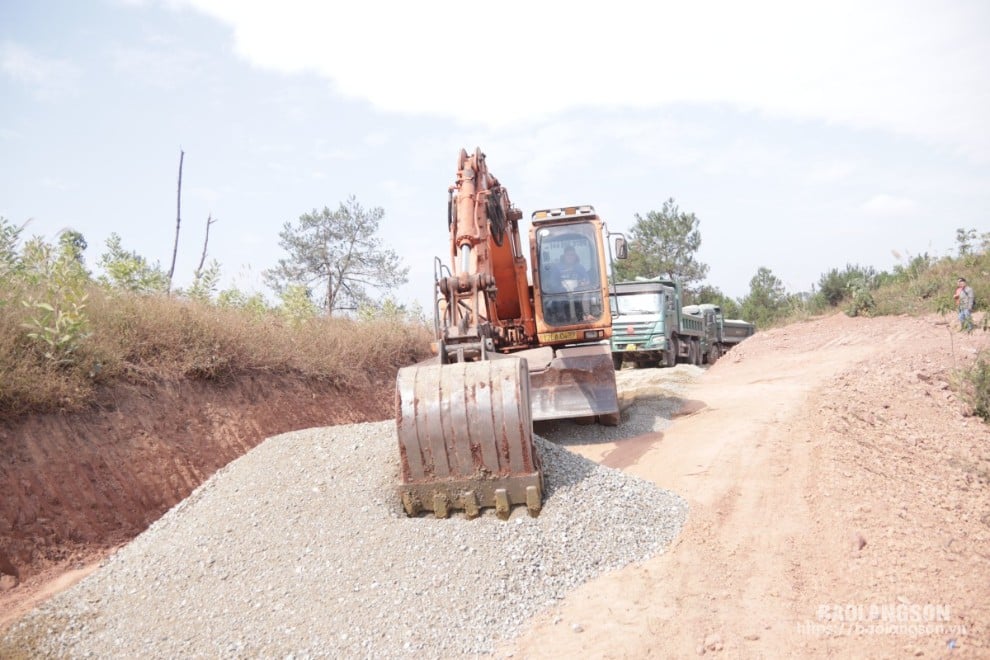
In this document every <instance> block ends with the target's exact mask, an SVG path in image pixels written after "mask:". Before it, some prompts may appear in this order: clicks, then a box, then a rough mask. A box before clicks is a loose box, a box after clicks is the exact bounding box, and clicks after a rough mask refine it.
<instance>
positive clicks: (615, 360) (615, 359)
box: [612, 353, 622, 371]
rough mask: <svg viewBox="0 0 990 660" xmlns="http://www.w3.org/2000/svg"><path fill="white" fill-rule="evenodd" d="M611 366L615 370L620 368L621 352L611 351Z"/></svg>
mask: <svg viewBox="0 0 990 660" xmlns="http://www.w3.org/2000/svg"><path fill="white" fill-rule="evenodd" d="M612 366H613V367H615V370H616V371H618V370H619V369H621V368H622V353H612Z"/></svg>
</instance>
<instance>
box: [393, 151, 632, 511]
mask: <svg viewBox="0 0 990 660" xmlns="http://www.w3.org/2000/svg"><path fill="white" fill-rule="evenodd" d="M448 194H449V197H448V204H447V227H448V230H449V232H450V260H451V262H450V263H451V265H450V266H449V267H448V266H446V265H444V264H443V263H442V262H441V260H440V259H439V258H437V259H436V260H435V262H434V286H435V293H436V295H435V301H436V305H435V310H434V325H435V332H436V341H435V343H434V348H435V356H434V357H433V358H431V359H428V360H426V361H424V362H420V363H418V364H415V365H413V366H410V367H405V368H403V369H400V370H399V373H398V376H397V378H396V431H397V436H398V440H399V457H400V471H401V483H400V484H399V485H398V487H397V490H398V494H399V497H400V498H401V500H402V506H403V508H404V510H405V512H406V514H407V515H409V516H415V515H418V514H420V513H422V512H424V511H432V512H433V513H434V515H435V516H436V517H437V518H446V517H447V516H448V515H449V514H450V512H451V511H464V513H465V515H466V516H467V517H468V518H473V517H476V516H478V515H479V514H480V512H481V510H482V509H484V508H486V507H494V508H495V512H496V515H498V516H499V517H501V518H503V519H505V518H507V517H508V516H509V515H510V511H511V509H512V508H513V507H514V506H516V505H525V506H526V508H527V509H528V511H529V513H530V515H533V516H535V515H538V514H539V511H540V509H541V508H542V501H543V473H542V469H541V465H540V458H539V455H538V453H537V452H536V449H535V446H534V444H533V421H534V420H549V419H568V418H578V419H591V420H597V421H598V422H599V423H602V424H606V425H615V424H618V422H619V403H618V396H617V392H616V384H615V369H614V366H613V362H612V357H611V353H610V346H609V342H608V339H609V338H610V337H611V333H612V328H611V322H612V319H611V311H610V309H609V304H608V300H609V298H608V262H607V259H606V255H605V249H606V247H607V243H606V241H605V238H604V236H607V230H606V229H605V223H604V222H603V221H602V219H601V218H600V217H599V216H598V215H597V214H596V213H595V210H594V208H593V207H591V206H586V205H585V206H568V207H561V208H552V209H545V210H540V211H536V212H534V213H533V214H532V217H531V222H530V228H529V259H530V262H531V263H532V271H531V273H530V272H529V267H528V266H527V260H526V255H525V253H524V249H523V245H522V243H521V241H520V235H519V221H520V220H521V219H522V212H521V211H520V210H519V209H517V208H516V207H515V206H513V205H512V203H511V202H510V200H509V194H508V191H507V190H506V188H505V187H504V186H502V185H501V184H500V183H499V181H498V179H496V178H495V177H494V176H493V175H492V174H491V173H490V172H489V170H488V166H487V164H486V162H485V155H484V154H483V153H482V152H481V150H480V149H476V150H475V152H474V153H473V154H471V155H468V153H467V151H465V150H463V149H462V150H461V152H460V156H459V157H458V160H457V180H456V182H455V184H454V185H453V186H451V187H450V189H449V191H448ZM608 247H611V246H608ZM615 253H616V254H615V256H616V258H625V257H626V253H627V247H626V242H625V239H624V237H622V236H621V235H617V237H616V239H615ZM530 282H532V283H530Z"/></svg>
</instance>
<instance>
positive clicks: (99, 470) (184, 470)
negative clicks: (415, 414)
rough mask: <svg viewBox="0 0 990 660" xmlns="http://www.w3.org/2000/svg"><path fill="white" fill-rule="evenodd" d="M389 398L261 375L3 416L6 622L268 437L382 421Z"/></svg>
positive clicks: (386, 391) (382, 386) (387, 387)
mask: <svg viewBox="0 0 990 660" xmlns="http://www.w3.org/2000/svg"><path fill="white" fill-rule="evenodd" d="M393 396H394V394H393V383H392V381H391V380H388V381H387V382H382V383H379V384H378V385H376V386H373V387H372V388H371V389H369V390H367V391H350V392H341V391H339V390H337V389H334V388H332V387H329V386H326V385H320V384H314V383H306V382H300V381H298V380H293V379H290V378H284V377H273V376H268V375H259V376H250V377H246V378H243V379H241V380H239V381H237V382H235V383H232V384H229V385H223V386H218V385H216V384H209V383H201V382H177V383H158V384H155V385H141V386H123V387H119V388H117V389H115V390H114V391H112V392H110V393H108V397H107V399H108V401H109V403H108V404H107V405H105V406H104V408H103V409H102V410H98V411H93V412H88V413H82V414H73V415H41V416H34V417H29V418H26V419H24V420H22V421H20V422H18V423H14V424H4V425H0V447H2V451H0V492H2V493H3V497H2V498H0V619H9V616H7V615H6V614H5V613H6V612H7V611H9V610H12V609H15V608H16V607H17V604H18V603H19V602H21V601H23V600H24V599H25V598H30V597H31V594H32V593H33V592H35V591H37V589H38V588H40V585H41V584H42V583H43V582H44V581H45V580H47V579H50V578H53V577H55V576H57V575H60V574H61V573H63V572H64V571H66V570H69V569H78V568H80V567H82V566H83V565H85V564H87V563H89V562H92V561H93V560H94V559H98V558H99V557H102V556H103V555H104V554H106V552H107V551H109V550H110V549H112V548H113V547H115V546H118V545H120V544H122V543H125V542H127V541H129V540H130V539H132V538H134V537H135V536H136V535H137V534H139V533H140V532H141V531H143V530H144V529H145V528H146V527H147V526H148V525H149V524H150V523H152V522H154V521H155V520H157V519H158V518H159V517H160V516H161V515H162V514H163V513H164V512H165V511H167V510H168V509H169V508H171V507H172V506H174V505H175V504H177V503H178V502H180V501H181V500H183V499H184V498H185V497H186V496H187V495H188V494H189V493H190V492H192V490H193V489H194V488H196V487H197V486H198V485H200V484H201V483H203V482H204V481H205V480H206V479H207V478H209V477H210V475H212V474H213V473H214V472H216V470H217V469H219V468H220V467H222V466H224V465H226V464H227V463H229V462H230V461H231V460H233V459H235V458H237V457H239V456H241V455H242V454H244V453H246V452H247V451H248V450H250V449H251V448H252V447H254V446H255V445H257V444H258V443H259V442H261V441H262V440H263V439H265V438H267V437H269V436H272V435H275V434H278V433H282V432H286V431H291V430H296V429H302V428H310V427H314V426H328V425H332V424H344V423H353V422H365V421H375V420H381V419H386V418H388V417H390V416H391V415H392V414H393V411H392V400H393ZM15 587H16V588H15Z"/></svg>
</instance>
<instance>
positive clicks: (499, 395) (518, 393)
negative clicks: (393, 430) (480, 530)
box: [396, 357, 543, 518]
mask: <svg viewBox="0 0 990 660" xmlns="http://www.w3.org/2000/svg"><path fill="white" fill-rule="evenodd" d="M529 387H530V385H529V374H528V369H527V364H526V360H524V359H520V358H517V357H501V358H499V359H493V360H482V361H478V362H458V363H452V364H439V363H433V364H430V363H420V364H418V365H414V366H412V367H406V368H404V369H400V370H399V374H398V377H397V379H396V422H397V434H398V440H399V456H400V463H401V465H400V469H401V473H402V483H401V484H400V485H399V486H398V489H397V490H398V493H399V496H400V498H401V499H402V504H403V508H404V509H405V511H406V514H408V515H410V516H415V515H418V514H419V513H421V512H423V511H432V512H433V513H434V515H435V516H436V517H438V518H445V517H447V516H448V515H449V514H450V512H452V511H458V510H460V511H464V513H465V515H466V516H467V517H469V518H473V517H475V516H477V515H479V514H480V512H481V509H483V508H486V507H494V508H495V512H496V514H497V515H498V516H499V517H501V518H507V517H508V516H509V514H510V512H511V509H512V507H513V506H516V505H525V506H526V508H527V509H528V510H529V513H530V515H534V516H535V515H537V514H539V511H540V508H541V506H542V499H543V478H542V473H541V470H540V461H539V456H538V455H537V453H536V450H535V447H534V445H533V423H532V413H531V410H530V390H529Z"/></svg>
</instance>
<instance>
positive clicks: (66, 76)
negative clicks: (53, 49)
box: [0, 41, 80, 98]
mask: <svg viewBox="0 0 990 660" xmlns="http://www.w3.org/2000/svg"><path fill="white" fill-rule="evenodd" d="M0 71H2V72H3V73H4V74H5V75H7V76H8V77H9V78H11V79H13V80H16V81H17V82H21V83H24V84H26V85H29V86H30V87H33V88H34V89H35V90H36V91H37V92H38V93H39V94H41V95H42V96H43V97H46V98H55V97H59V96H62V95H63V94H66V93H70V92H72V91H73V90H75V88H76V80H77V79H78V77H79V73H80V72H79V69H78V68H77V67H76V66H75V65H73V64H72V63H71V62H68V61H66V60H60V59H57V58H52V57H44V56H41V55H38V54H37V53H34V52H31V51H30V50H28V49H27V48H24V47H23V46H21V45H19V44H15V43H13V42H10V41H6V42H3V43H2V44H0Z"/></svg>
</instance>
